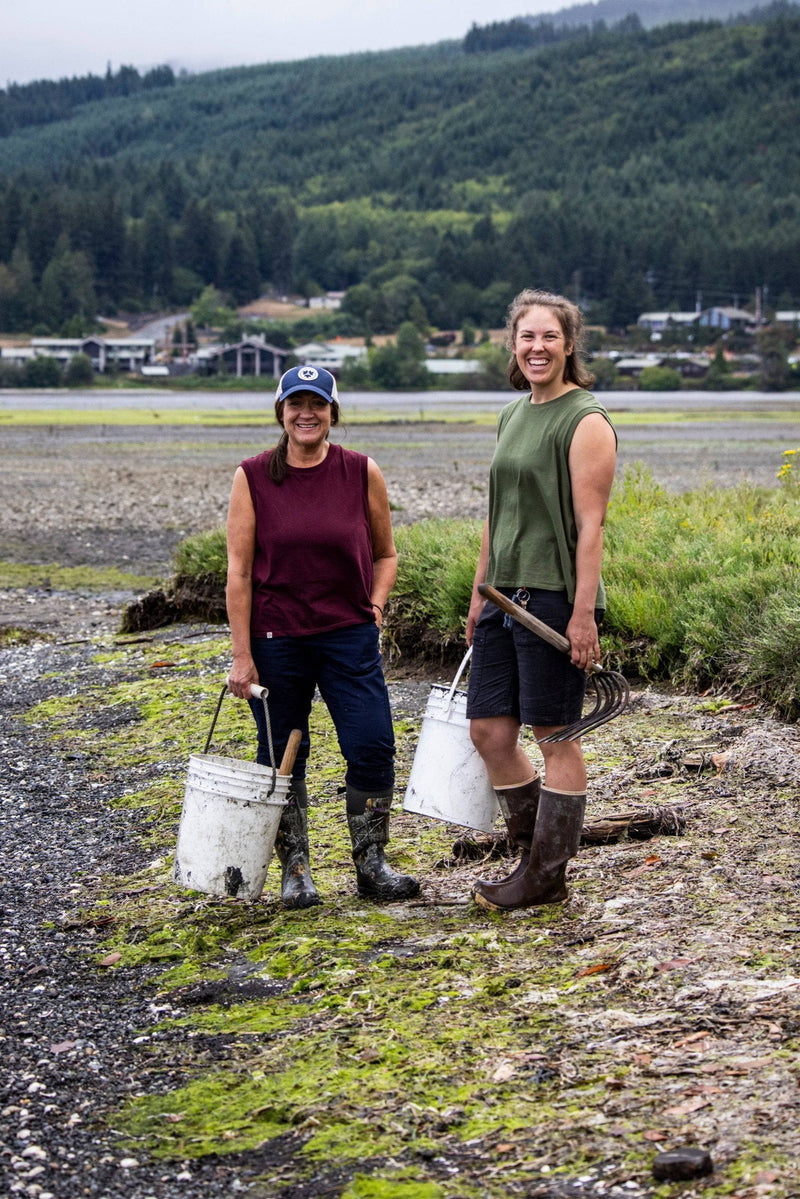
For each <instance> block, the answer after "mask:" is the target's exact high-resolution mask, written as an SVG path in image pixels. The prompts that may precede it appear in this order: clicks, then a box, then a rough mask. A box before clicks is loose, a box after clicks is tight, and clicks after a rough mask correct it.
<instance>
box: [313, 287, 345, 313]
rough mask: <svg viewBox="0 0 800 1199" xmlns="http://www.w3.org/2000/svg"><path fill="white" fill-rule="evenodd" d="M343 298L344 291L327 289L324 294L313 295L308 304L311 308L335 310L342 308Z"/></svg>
mask: <svg viewBox="0 0 800 1199" xmlns="http://www.w3.org/2000/svg"><path fill="white" fill-rule="evenodd" d="M343 299H344V292H343V291H327V292H326V293H325V295H324V296H311V298H310V299H309V301H308V306H309V308H322V309H328V310H329V311H331V312H335V311H336V309H337V308H341V306H342V300H343Z"/></svg>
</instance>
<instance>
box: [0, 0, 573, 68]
mask: <svg viewBox="0 0 800 1199" xmlns="http://www.w3.org/2000/svg"><path fill="white" fill-rule="evenodd" d="M2 7H3V16H2V36H1V37H0V87H6V86H7V85H8V84H9V83H28V82H30V81H31V80H34V79H61V78H64V77H65V76H66V77H71V76H74V75H88V74H92V75H103V74H105V71H106V67H107V65H108V64H109V63H111V67H112V69H113V70H115V71H116V70H117V69H118V68H119V67H120V66H134V67H137V68H138V69H139V70H146V69H148V68H150V67H153V66H158V65H160V64H162V63H169V64H170V65H171V66H172V67H173V68H175V69H176V70H180V69H181V68H183V67H185V68H186V69H187V70H189V71H207V70H213V69H214V68H216V67H232V66H244V65H251V64H254V63H262V62H277V61H285V60H296V59H303V58H313V57H316V56H318V55H321V54H337V55H338V54H349V53H351V52H354V51H359V50H390V49H393V48H396V47H400V46H420V45H426V44H430V43H432V42H439V41H443V40H445V39H447V38H461V37H463V36H464V34H465V33H466V32H467V31H468V30H469V28H470V26H471V25H472V23H473V22H477V24H478V25H486V24H489V23H490V22H492V21H503V20H509V19H510V18H512V17H517V16H520V15H521V14H538V13H543V12H555V11H557V10H558V9H559V8H562V7H566V4H564V3H558V2H557V0H556V2H554V0H461V3H459V4H453V0H299V2H298V0H280V2H279V0H166V3H165V2H164V0H138V3H136V4H131V5H121V4H110V3H109V2H108V0H71V3H69V4H67V5H65V4H64V3H63V0H28V2H27V3H15V2H14V0H4V3H3V6H2Z"/></svg>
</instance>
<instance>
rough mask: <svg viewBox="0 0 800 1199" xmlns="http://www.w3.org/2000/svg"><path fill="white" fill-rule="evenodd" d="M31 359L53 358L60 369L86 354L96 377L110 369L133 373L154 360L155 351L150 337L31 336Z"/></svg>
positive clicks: (153, 340)
mask: <svg viewBox="0 0 800 1199" xmlns="http://www.w3.org/2000/svg"><path fill="white" fill-rule="evenodd" d="M30 348H31V350H32V351H33V354H34V356H36V357H38V356H42V357H44V356H47V357H48V358H55V359H56V361H57V362H60V363H61V365H62V366H66V365H67V363H68V362H69V361H70V360H71V359H72V358H74V357H75V355H76V354H85V355H86V357H87V358H88V359H89V360H90V361H91V364H92V366H93V367H94V369H95V370H96V371H97V373H98V374H100V375H103V374H105V372H106V371H107V370H108V369H109V368H110V367H112V366H113V367H114V368H115V369H116V370H120V371H127V372H128V373H130V374H134V373H135V372H137V371H139V370H140V369H141V368H142V367H143V366H146V365H148V364H149V363H151V362H152V361H153V358H154V357H155V351H156V343H155V338H152V337H32V338H31V346H30Z"/></svg>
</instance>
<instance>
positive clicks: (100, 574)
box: [0, 562, 155, 591]
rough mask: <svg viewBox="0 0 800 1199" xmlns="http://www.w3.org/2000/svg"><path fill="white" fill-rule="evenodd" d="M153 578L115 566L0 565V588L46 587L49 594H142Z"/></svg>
mask: <svg viewBox="0 0 800 1199" xmlns="http://www.w3.org/2000/svg"><path fill="white" fill-rule="evenodd" d="M154 582H155V577H154V576H153V575H137V574H130V573H128V572H127V571H124V570H118V569H117V568H116V567H115V566H105V567H100V568H98V567H95V566H59V565H58V563H56V562H48V563H42V564H39V565H34V566H30V565H28V564H27V563H22V562H0V587H48V588H51V589H52V590H53V591H142V590H146V589H147V588H148V587H152V585H153V583H154Z"/></svg>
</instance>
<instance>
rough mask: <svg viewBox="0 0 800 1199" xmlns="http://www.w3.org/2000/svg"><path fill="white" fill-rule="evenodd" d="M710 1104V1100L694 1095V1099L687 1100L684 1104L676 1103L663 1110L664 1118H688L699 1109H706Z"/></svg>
mask: <svg viewBox="0 0 800 1199" xmlns="http://www.w3.org/2000/svg"><path fill="white" fill-rule="evenodd" d="M710 1103H711V1100H710V1099H706V1098H705V1097H704V1096H703V1095H695V1097H694V1099H687V1100H686V1101H685V1102H684V1103H677V1104H676V1105H675V1106H674V1107H668V1108H666V1109H665V1110H664V1115H665V1116H688V1115H691V1113H692V1112H699V1111H700V1108H701V1107H708V1105H709V1104H710Z"/></svg>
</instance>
